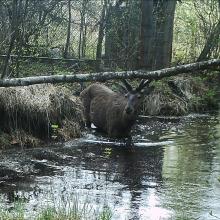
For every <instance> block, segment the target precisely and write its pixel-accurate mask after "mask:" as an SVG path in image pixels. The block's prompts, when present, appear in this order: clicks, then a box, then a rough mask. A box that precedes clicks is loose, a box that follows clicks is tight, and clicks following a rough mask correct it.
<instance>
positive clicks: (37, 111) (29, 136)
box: [0, 84, 84, 148]
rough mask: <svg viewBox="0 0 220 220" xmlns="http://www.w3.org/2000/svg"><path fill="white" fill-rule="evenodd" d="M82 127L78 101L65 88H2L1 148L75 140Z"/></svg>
mask: <svg viewBox="0 0 220 220" xmlns="http://www.w3.org/2000/svg"><path fill="white" fill-rule="evenodd" d="M83 124H84V123H83V116H82V108H81V103H80V100H79V98H78V97H75V96H73V95H72V93H71V91H70V90H69V89H67V88H65V87H63V86H53V85H51V84H43V85H33V86H27V87H16V88H0V148H2V147H4V146H10V145H18V146H27V147H30V146H37V145H39V144H42V143H45V142H47V141H61V140H68V139H70V138H76V137H79V136H80V135H81V131H82V129H83Z"/></svg>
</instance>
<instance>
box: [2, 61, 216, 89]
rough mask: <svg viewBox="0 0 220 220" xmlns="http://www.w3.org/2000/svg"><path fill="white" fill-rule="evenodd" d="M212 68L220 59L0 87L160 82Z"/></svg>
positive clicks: (36, 78)
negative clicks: (121, 81) (133, 81)
mask: <svg viewBox="0 0 220 220" xmlns="http://www.w3.org/2000/svg"><path fill="white" fill-rule="evenodd" d="M210 68H217V69H219V70H220V59H213V60H208V61H203V62H197V63H190V64H185V65H180V66H176V67H171V68H165V69H161V70H156V71H145V70H135V71H122V72H100V73H86V74H74V75H69V74H70V73H65V74H64V73H62V75H52V76H34V77H24V78H13V79H2V80H0V87H12V86H28V85H33V84H43V83H62V82H68V83H70V82H86V81H87V82H88V81H100V82H101V81H106V80H112V79H137V78H141V79H149V80H158V79H162V78H164V77H169V76H174V75H178V74H182V73H190V74H193V72H195V71H201V70H206V69H210Z"/></svg>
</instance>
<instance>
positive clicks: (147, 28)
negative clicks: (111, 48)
mask: <svg viewBox="0 0 220 220" xmlns="http://www.w3.org/2000/svg"><path fill="white" fill-rule="evenodd" d="M153 32H154V31H153V0H148V1H145V0H142V1H141V34H140V56H139V68H144V69H147V70H148V69H151V67H152V60H151V57H152V41H153Z"/></svg>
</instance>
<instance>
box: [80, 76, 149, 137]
mask: <svg viewBox="0 0 220 220" xmlns="http://www.w3.org/2000/svg"><path fill="white" fill-rule="evenodd" d="M122 82H123V85H122V84H120V87H121V88H122V90H123V91H124V94H123V93H119V92H114V91H112V90H111V89H110V88H108V87H107V86H105V85H103V84H99V83H93V84H91V85H90V86H88V87H87V88H85V89H84V90H83V91H82V92H81V93H80V98H81V100H82V104H83V114H84V118H85V122H86V126H87V127H91V124H94V125H95V127H96V128H97V129H99V130H101V131H103V132H105V133H107V135H108V136H109V137H115V138H125V137H129V136H130V131H131V128H132V126H133V125H134V124H135V122H136V120H137V116H138V113H139V110H140V106H141V101H142V100H143V97H144V95H149V94H150V92H151V91H152V88H151V87H150V86H149V83H150V81H148V80H141V82H140V83H139V85H138V86H137V87H136V88H133V87H132V86H131V84H130V83H128V81H126V80H122Z"/></svg>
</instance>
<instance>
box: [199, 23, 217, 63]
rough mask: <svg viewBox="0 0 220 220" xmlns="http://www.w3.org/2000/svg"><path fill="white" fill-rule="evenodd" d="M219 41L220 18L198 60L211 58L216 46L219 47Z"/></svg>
mask: <svg viewBox="0 0 220 220" xmlns="http://www.w3.org/2000/svg"><path fill="white" fill-rule="evenodd" d="M219 41H220V20H219V21H218V24H217V25H216V26H215V28H214V29H213V31H212V32H211V34H210V36H209V37H208V39H207V41H206V44H205V46H204V48H203V50H202V52H201V54H200V55H199V58H198V59H197V61H198V62H199V61H202V60H207V59H209V58H210V57H211V54H212V52H213V50H214V49H215V47H219Z"/></svg>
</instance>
